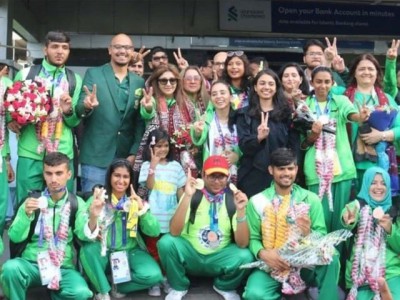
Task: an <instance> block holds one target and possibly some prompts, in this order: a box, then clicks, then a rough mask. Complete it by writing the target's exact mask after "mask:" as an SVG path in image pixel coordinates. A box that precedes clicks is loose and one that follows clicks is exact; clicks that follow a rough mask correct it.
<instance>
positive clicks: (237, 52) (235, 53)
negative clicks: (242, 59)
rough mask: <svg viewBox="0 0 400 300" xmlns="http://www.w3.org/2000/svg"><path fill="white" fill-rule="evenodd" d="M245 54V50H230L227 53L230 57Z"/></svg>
mask: <svg viewBox="0 0 400 300" xmlns="http://www.w3.org/2000/svg"><path fill="white" fill-rule="evenodd" d="M243 54H244V52H243V51H229V52H228V53H227V56H228V57H232V56H242V55H243Z"/></svg>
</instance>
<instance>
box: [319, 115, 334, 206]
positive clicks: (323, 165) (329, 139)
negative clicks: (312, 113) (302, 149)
mask: <svg viewBox="0 0 400 300" xmlns="http://www.w3.org/2000/svg"><path fill="white" fill-rule="evenodd" d="M328 125H329V126H331V127H332V128H334V127H336V122H335V120H330V121H329V123H328ZM335 147H336V135H334V134H331V133H328V132H324V131H323V132H321V134H320V136H319V137H318V139H317V140H316V142H315V166H316V168H317V169H316V171H317V175H318V177H319V178H320V182H319V191H318V196H319V197H320V198H321V199H322V197H323V196H324V195H325V194H326V195H327V197H328V203H329V210H330V211H333V196H332V182H333V177H334V164H335V161H334V158H335Z"/></svg>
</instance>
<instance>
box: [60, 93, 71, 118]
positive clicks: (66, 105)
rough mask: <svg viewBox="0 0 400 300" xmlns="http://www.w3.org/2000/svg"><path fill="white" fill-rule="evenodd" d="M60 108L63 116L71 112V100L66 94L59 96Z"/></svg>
mask: <svg viewBox="0 0 400 300" xmlns="http://www.w3.org/2000/svg"><path fill="white" fill-rule="evenodd" d="M60 107H61V110H62V112H63V113H64V114H68V113H70V112H71V110H72V99H71V96H70V95H69V94H68V93H64V94H62V95H61V96H60Z"/></svg>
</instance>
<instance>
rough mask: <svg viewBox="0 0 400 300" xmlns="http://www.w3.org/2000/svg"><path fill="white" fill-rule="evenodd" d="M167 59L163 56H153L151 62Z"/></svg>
mask: <svg viewBox="0 0 400 300" xmlns="http://www.w3.org/2000/svg"><path fill="white" fill-rule="evenodd" d="M167 59H168V57H167V56H165V55H163V56H153V58H152V60H154V61H160V60H167Z"/></svg>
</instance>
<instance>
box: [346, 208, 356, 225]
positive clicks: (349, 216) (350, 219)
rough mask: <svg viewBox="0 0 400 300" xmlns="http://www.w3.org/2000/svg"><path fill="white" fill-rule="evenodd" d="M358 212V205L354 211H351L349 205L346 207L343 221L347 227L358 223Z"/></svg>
mask: <svg viewBox="0 0 400 300" xmlns="http://www.w3.org/2000/svg"><path fill="white" fill-rule="evenodd" d="M357 212H358V205H355V206H354V208H353V209H350V207H349V205H348V204H347V205H346V211H345V212H344V213H343V221H344V223H345V224H346V225H349V224H353V223H354V222H355V221H356V216H357Z"/></svg>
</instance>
